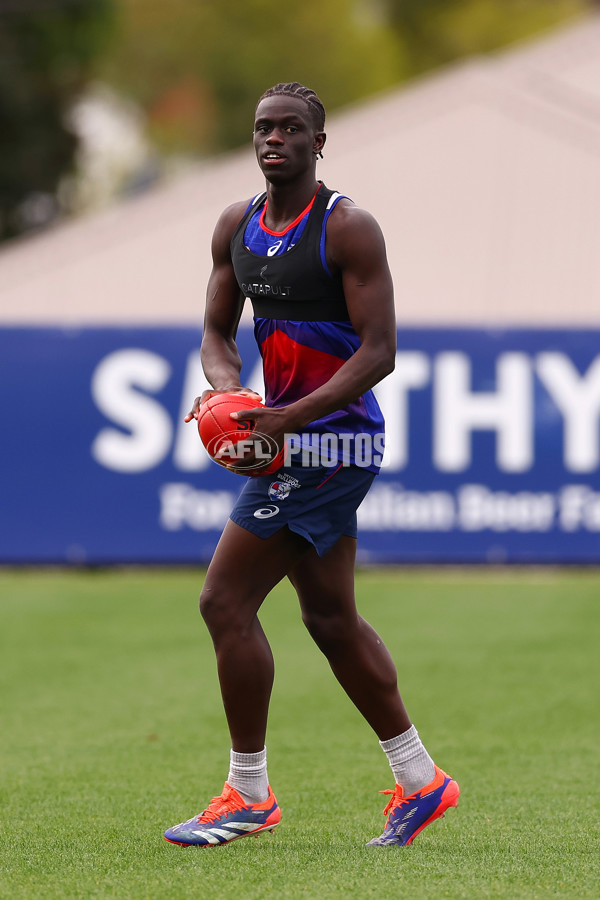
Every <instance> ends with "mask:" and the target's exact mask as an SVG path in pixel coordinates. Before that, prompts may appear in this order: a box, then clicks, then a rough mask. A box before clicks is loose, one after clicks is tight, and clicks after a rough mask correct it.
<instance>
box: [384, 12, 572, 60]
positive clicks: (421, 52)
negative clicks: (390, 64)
mask: <svg viewBox="0 0 600 900" xmlns="http://www.w3.org/2000/svg"><path fill="white" fill-rule="evenodd" d="M589 6H590V3H589V2H588V0H385V9H386V13H387V16H388V19H389V22H390V25H391V26H392V27H393V29H394V32H395V33H396V35H397V36H398V39H399V41H400V43H401V45H402V47H403V50H404V53H405V56H406V59H407V61H408V67H409V70H410V74H411V75H415V74H419V73H421V72H423V71H425V70H427V69H431V68H434V67H435V66H439V65H442V64H444V63H448V62H450V61H452V60H454V59H458V58H460V57H463V56H468V55H472V54H478V53H487V52H489V51H491V50H496V49H497V48H499V47H502V46H504V45H506V44H510V43H511V42H513V41H517V40H521V39H524V38H527V37H529V36H531V35H534V34H536V33H537V32H539V31H541V30H543V29H544V28H548V27H550V26H552V25H556V24H557V23H559V22H561V21H563V20H565V19H568V18H570V17H573V16H576V15H578V14H580V13H582V12H583V11H584V10H585V9H586V8H588V7H589Z"/></svg>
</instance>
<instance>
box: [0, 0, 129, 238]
mask: <svg viewBox="0 0 600 900" xmlns="http://www.w3.org/2000/svg"><path fill="white" fill-rule="evenodd" d="M110 22H111V6H110V0H1V3H0V133H1V134H2V140H1V141H0V240H4V239H6V238H8V237H12V236H14V235H16V234H19V233H20V232H22V231H25V230H27V229H28V228H30V227H32V226H35V225H38V224H39V225H42V224H45V222H46V221H47V220H49V219H51V218H52V217H53V216H54V215H56V212H57V210H58V204H57V201H56V199H55V196H56V189H57V186H58V184H59V182H60V180H61V178H62V177H63V175H64V174H65V173H67V172H68V171H69V170H70V169H71V167H72V165H73V159H74V155H75V152H76V147H77V141H76V138H75V136H74V135H73V134H72V133H71V132H70V131H69V130H68V128H67V127H66V125H65V121H64V120H65V114H66V111H67V109H68V106H69V104H70V102H71V100H72V99H73V98H74V97H75V96H76V95H77V94H78V93H79V92H80V91H81V89H82V87H83V85H84V84H85V82H86V78H87V77H89V73H90V71H91V67H92V63H93V60H94V59H95V58H96V56H97V54H98V52H99V51H100V49H101V48H102V47H103V45H104V43H105V41H106V38H107V36H108V34H109V31H110Z"/></svg>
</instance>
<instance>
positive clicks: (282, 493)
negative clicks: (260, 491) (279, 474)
mask: <svg viewBox="0 0 600 900" xmlns="http://www.w3.org/2000/svg"><path fill="white" fill-rule="evenodd" d="M291 493H292V485H291V484H288V483H287V481H274V482H273V483H272V484H271V485H269V497H270V498H271V500H285V498H286V497H289V495H290V494H291Z"/></svg>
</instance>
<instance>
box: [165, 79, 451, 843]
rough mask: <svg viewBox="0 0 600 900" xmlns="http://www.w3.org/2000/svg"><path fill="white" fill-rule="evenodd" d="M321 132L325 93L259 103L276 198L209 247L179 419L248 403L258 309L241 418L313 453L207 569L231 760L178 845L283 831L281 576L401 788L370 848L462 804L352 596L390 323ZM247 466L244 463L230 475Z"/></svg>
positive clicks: (239, 214) (384, 275)
mask: <svg viewBox="0 0 600 900" xmlns="http://www.w3.org/2000/svg"><path fill="white" fill-rule="evenodd" d="M324 123H325V111H324V109H323V106H322V104H321V101H320V100H319V98H318V97H317V95H316V94H315V93H314V92H313V91H311V90H309V89H308V88H305V87H303V86H302V85H300V84H298V83H296V82H293V83H290V84H278V85H275V87H273V88H270V89H269V90H268V91H266V92H265V94H263V96H262V97H261V99H260V101H259V103H258V106H257V109H256V117H255V123H254V148H255V151H256V156H257V159H258V164H259V167H260V169H261V171H262V173H263V175H264V176H265V179H266V193H265V194H261V195H259V196H257V197H255V198H254V200H252V201H250V202H248V201H243V202H240V203H235V204H234V205H233V206H230V207H229V208H228V209H226V210H225V212H224V213H223V214H222V215H221V217H220V219H219V221H218V223H217V226H216V229H215V232H214V236H213V243H212V255H213V263H214V265H213V270H212V273H211V276H210V280H209V285H208V294H207V305H206V317H205V324H204V337H203V342H202V359H203V364H204V369H205V372H206V376H207V378H208V380H209V382H210V384H212V386H213V388H214V391H207V392H205V394H203V396H202V397H201V398H196V400H195V402H194V406H193V409H192V412H190V413H189V415H188V416H187V419H186V420H187V421H191V420H192V419H193V418H197V417H198V415H199V410H200V406H201V404H202V402H203V401H206V399H207V398H208V397H209V396H212V395H213V394H214V393H218V392H226V391H227V392H228V391H239V392H240V393H241V394H244V393H246V394H248V393H249V392H248V391H245V389H244V388H243V387H242V386H241V384H240V369H241V360H240V357H239V354H238V351H237V347H236V344H235V335H236V329H237V325H238V322H239V318H240V314H241V308H242V304H243V302H244V298H245V297H248V298H249V299H250V300H251V302H252V304H253V308H254V317H255V334H256V338H257V341H258V343H259V346H260V350H261V354H262V357H263V365H264V375H265V386H266V395H267V396H266V403H267V407H268V408H266V409H262V408H258V409H253V410H251V411H248V412H246V411H243V412H240V413H239V414H238V417H239V418H240V419H251V420H252V421H254V422H255V423H256V430H257V431H258V432H261V433H262V434H263V435H266V436H267V438H268V439H270V441H271V445H272V443H273V442H274V443H275V444H277V445H278V446H279V447H281V446H282V445H283V443H284V439H285V436H286V435H299V436H300V437H299V438H298V440H300V441H301V442H302V444H303V448H304V452H302V448H301V447H296V448H294V449H295V452H294V453H290V456H289V458H288V462H287V464H286V465H285V466H284V467H283V468H282V469H280V470H279V471H278V472H277V475H276V476H275V475H263V476H259V477H254V478H249V479H248V481H247V483H246V485H245V487H244V490H243V491H242V494H241V496H240V498H239V500H238V502H237V503H236V506H235V508H234V510H233V512H232V514H231V518H230V520H229V521H228V523H227V525H226V527H225V529H224V531H223V535H222V537H221V540H220V541H219V544H218V546H217V549H216V551H215V554H214V556H213V559H212V561H211V564H210V566H209V569H208V572H207V576H206V582H205V585H204V588H203V591H202V595H201V598H200V608H201V612H202V615H203V617H204V619H205V621H206V624H207V626H208V629H209V631H210V634H211V637H212V639H213V642H214V646H215V651H216V656H217V667H218V673H219V680H220V685H221V692H222V696H223V703H224V706H225V713H226V716H227V722H228V725H229V730H230V734H231V742H232V750H231V757H230V769H229V775H228V778H227V781H226V783H225V786H224V789H223V793H222V794H221V796H220V797H216V798H214V799H213V801H212V802H211V803H210V805H209V806H208V807H207V809H205V810H204V812H202V813H201V814H199V815H196V816H194V817H193V818H191V819H190V820H189V821H187V822H184V823H182V824H181V825H176V826H174V827H173V828H170V829H169V830H168V831H167V832H166V833H165V837H166V839H167V840H169V841H172V842H173V843H177V844H182V845H186V846H188V845H197V846H210V845H218V844H225V843H228V842H229V841H231V840H234V839H236V838H238V837H244V836H246V835H249V834H255V833H257V832H259V831H263V830H270V831H272V830H273V829H274V828H275V826H276V825H277V824H278V822H279V820H280V818H281V813H280V810H279V807H278V805H277V800H276V799H275V796H274V794H273V792H272V790H271V788H270V785H269V781H268V777H267V761H266V748H265V735H266V728H267V713H268V707H269V698H270V694H271V687H272V683H273V657H272V655H271V650H270V647H269V644H268V642H267V638H266V636H265V634H264V632H263V630H262V628H261V625H260V623H259V621H258V618H257V613H258V611H259V609H260V606H261V604H262V602H263V600H264V599H265V597H266V596H267V594H268V593H269V591H270V590H271V589H272V588H273V587H274V586H275V585H276V584H277V583H278V582H279V581H280V580H281V579H282V578H284V577H285V576H287V577H288V578H289V579H290V581H291V582H292V584H293V586H294V588H295V589H296V592H297V594H298V599H299V601H300V606H301V609H302V616H303V620H304V623H305V625H306V627H307V628H308V630H309V632H310V634H311V636H312V637H313V639H314V640H315V642H316V643H317V645H318V646H319V648H320V649H321V650H322V652H323V653H324V654H325V656H326V657H327V659H328V661H329V663H330V665H331V668H332V670H333V672H334V674H335V676H336V677H337V679H338V680H339V682H340V684H341V685H342V687H343V688H344V690H345V691H346V693H347V694H348V696H349V697H350V699H351V700H352V702H353V703H354V704H355V705H356V707H357V708H358V710H359V711H360V712H361V713H362V715H363V716H364V717H365V719H366V720H367V722H368V723H369V724H370V725H371V726H372V728H373V730H374V731H375V733H376V734H377V736H378V738H379V740H380V743H381V746H382V748H383V750H384V751H385V753H386V755H387V757H388V759H389V762H390V765H391V768H392V771H393V774H394V776H395V781H396V785H395V788H394V790H393V791H388V792H387V793H390V794H391V795H392V796H391V800H390V802H389V804H388V806H387V808H386V810H385V813H386V814H388V813H389V815H388V820H387V823H386V826H385V830H384V832H383V834H382V835H381V836H380V837H377V838H374V839H373V840H371V841H370V842H369V845H370V846H383V845H399V846H401V845H407V844H410V843H411V841H412V840H413V838H414V837H415V836H416V835H417V834H418V833H419V832H420V831H421V830H422V829H423V828H425V827H426V826H427V825H428V824H429V823H430V822H432V821H434V820H435V819H436V818H438V817H439V816H441V815H443V813H444V811H445V810H446V809H447V808H448V807H449V806H456V804H457V800H458V794H459V788H458V785H457V784H456V782H455V781H453V780H452V779H451V778H449V776H448V775H446V774H445V773H444V772H442V771H441V769H438V768H437V766H435V765H434V763H433V762H432V760H431V758H430V757H429V755H428V753H427V751H426V750H425V748H424V746H423V744H422V743H421V741H420V739H419V736H418V734H417V731H416V729H415V728H414V726H413V725H412V724H411V721H410V719H409V717H408V715H407V712H406V710H405V708H404V705H403V702H402V699H401V697H400V694H399V693H398V688H397V683H396V670H395V667H394V663H393V662H392V659H391V657H390V655H389V653H388V651H387V650H386V648H385V646H384V645H383V643H382V641H381V639H380V638H379V637H378V635H377V634H376V633H375V632H374V630H373V629H372V628H371V626H370V625H368V624H367V622H365V621H364V619H362V618H361V617H360V616H359V615H358V613H357V610H356V606H355V601H354V562H355V552H356V510H357V508H358V506H359V504H360V502H361V501H362V499H363V498H364V496H365V495H366V493H367V491H368V489H369V486H370V484H371V482H372V480H373V478H374V477H375V474H376V472H377V470H378V466H379V462H380V460H379V459H378V456H377V453H370V454H369V455H368V456H367V457H365V456H364V454H363V455H361V454H360V453H359V450H358V447H359V444H360V447H361V450H364V446H365V440H366V441H367V442H368V441H369V440H371V441H372V443H373V444H374V445H376V444H377V441H378V440H380V439H381V433H382V431H383V419H382V417H381V413H380V410H379V407H378V406H377V403H376V401H375V398H374V396H373V394H372V392H371V389H372V387H373V386H374V385H375V384H377V382H379V381H380V380H381V379H382V378H384V377H385V376H386V375H387V374H388V373H389V372H391V371H392V369H393V367H394V360H395V352H396V320H395V310H394V301H393V289H392V281H391V276H390V272H389V269H388V264H387V260H386V253H385V245H384V240H383V236H382V234H381V231H380V229H379V226H378V225H377V223H376V222H375V220H374V219H373V218H372V216H371V215H369V214H368V213H366V212H364V211H363V210H362V209H359V208H357V207H356V206H355V205H354V204H353V203H352V202H351V201H350V200H348V199H347V198H345V197H343V196H341V195H339V194H337V193H335V192H332V191H330V190H328V189H327V188H326V187H325V185H323V184H322V183H320V182H318V181H317V178H316V161H317V157H318V156H320V155H321V151H322V150H323V147H324V144H325V133H324V130H323V129H324ZM250 393H251V392H250ZM357 436H360V441H357V440H356V438H357ZM365 436H366V437H365ZM315 445H317V452H316V453H315ZM319 447H320V448H321V449H320V450H319ZM323 447H326V448H327V453H328V457H327V459H324V458H323V457H322V448H323ZM332 448H333V449H332ZM320 454H321V455H320ZM332 454H333V458H331V456H332ZM359 457H360V458H359ZM254 462H255V458H254V455H253V453H249V454H248V455H247V457H245V458H244V459H243V460H242V461H240V462H239V463H236V465H238V466H239V467H241V468H243V467H244V466H251V465H252V464H253V463H254ZM307 463H308V465H307Z"/></svg>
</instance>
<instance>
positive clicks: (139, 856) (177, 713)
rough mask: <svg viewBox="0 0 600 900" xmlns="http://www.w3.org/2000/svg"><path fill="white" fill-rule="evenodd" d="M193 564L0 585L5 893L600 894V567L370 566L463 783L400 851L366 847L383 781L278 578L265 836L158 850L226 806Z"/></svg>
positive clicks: (371, 615) (361, 580)
mask: <svg viewBox="0 0 600 900" xmlns="http://www.w3.org/2000/svg"><path fill="white" fill-rule="evenodd" d="M201 578H202V575H201V573H197V572H190V571H180V570H177V571H172V572H169V571H163V570H161V571H149V572H142V571H138V570H133V571H107V572H102V571H101V572H89V573H77V572H73V573H64V572H54V571H40V572H11V571H4V572H0V642H1V646H0V650H1V667H0V679H1V686H0V704H1V709H2V717H1V726H0V727H1V738H0V808H1V813H0V897H11V898H21V897H23V898H25V897H26V898H38V897H40V898H42V897H43V898H53V897H118V898H183V897H195V898H198V897H200V898H209V900H210V898H226V900H229V898H239V900H247V898H262V897H271V896H273V897H275V896H279V897H284V898H362V897H370V896H373V897H377V896H379V897H380V896H385V897H407V898H409V897H410V898H415V897H419V898H420V897H427V898H437V897H444V898H446V897H450V898H458V897H476V898H478V897H506V898H519V897H527V898H537V897H539V898H544V897H572V898H581V897H593V898H598V897H600V865H599V842H598V802H597V801H598V771H599V766H598V757H599V751H598V745H599V733H598V730H599V726H598V704H597V700H598V684H599V680H598V674H599V673H598V629H597V626H598V623H599V621H600V574H599V573H597V572H581V573H578V572H572V573H564V572H554V571H542V570H540V571H530V572H527V571H514V572H502V571H499V572H494V571H491V572H489V571H485V570H480V571H477V570H475V571H455V570H452V571H449V570H431V571H425V570H423V571H397V570H387V571H386V570H383V571H365V572H361V573H359V574H358V577H357V593H358V603H359V608H360V610H361V612H362V613H363V615H365V617H366V618H367V619H369V621H370V622H371V623H372V624H373V625H374V626H375V627H376V628H377V629H378V630H379V631H380V633H381V634H382V636H383V637H384V639H385V641H386V643H387V645H388V647H389V648H390V650H391V651H392V653H393V655H394V657H395V659H396V662H397V664H398V669H399V675H400V684H401V687H402V691H403V694H404V698H405V701H406V703H407V706H408V708H409V711H410V713H411V715H412V717H413V719H414V721H415V724H416V725H417V727H418V729H419V731H420V733H421V736H422V737H423V739H424V741H425V743H426V745H427V746H428V748H429V750H430V752H431V753H432V755H433V756H434V757H435V759H436V761H437V762H438V763H439V765H441V766H442V767H443V768H445V769H446V770H447V771H449V772H450V773H451V774H452V775H453V776H454V777H455V778H456V779H457V780H458V781H459V782H460V784H461V787H462V796H461V801H460V804H459V807H458V810H456V811H455V810H451V811H450V812H449V813H448V815H447V816H446V817H445V818H444V819H443V820H441V821H439V822H436V823H435V824H434V825H433V826H432V827H431V828H428V829H427V830H426V831H425V832H424V833H423V834H422V835H421V836H420V837H418V838H417V840H416V841H415V843H414V845H413V846H412V848H409V849H405V850H403V849H380V850H377V849H366V848H365V846H364V844H365V841H367V840H368V839H369V838H371V837H373V836H374V835H375V834H377V833H379V832H380V831H381V830H382V827H383V824H384V818H383V816H382V814H381V813H382V809H383V806H384V804H385V801H386V798H385V797H382V796H381V795H379V794H378V793H377V791H378V790H379V789H383V788H386V787H391V786H392V781H391V777H390V773H389V769H388V766H387V762H386V760H385V757H384V755H383V753H382V752H381V750H380V748H379V746H378V743H377V740H376V738H375V736H374V735H373V734H372V733H371V732H370V729H369V728H368V727H367V726H366V725H365V724H364V723H363V722H362V720H361V719H360V717H359V715H358V714H357V713H356V712H355V711H354V709H353V708H352V706H351V705H350V703H349V701H348V700H347V699H346V697H345V696H344V695H343V693H342V692H341V690H340V688H339V687H338V685H337V683H336V682H335V681H334V679H333V676H332V675H331V674H330V672H329V669H328V667H327V665H326V664H325V662H324V661H323V659H322V658H321V656H320V655H319V653H318V651H317V650H316V648H315V647H314V646H313V645H312V643H311V641H310V639H309V637H308V635H307V634H306V633H305V631H304V629H303V626H302V624H301V621H300V617H299V613H298V610H297V605H296V602H295V597H294V594H293V592H292V590H291V588H290V587H289V586H288V585H287V584H284V585H281V586H280V587H279V588H278V589H277V590H276V591H275V592H274V593H273V594H272V595H271V596H270V597H269V598H268V600H267V602H266V604H265V607H264V611H263V615H262V621H263V624H264V626H265V628H266V630H267V633H268V634H269V636H270V638H271V641H272V645H273V650H274V654H275V661H276V685H275V691H274V694H273V701H272V707H271V722H270V731H269V738H268V747H269V774H270V778H271V782H272V784H273V787H274V790H275V792H276V794H277V796H278V799H279V802H280V805H281V806H282V809H283V816H284V817H283V820H282V824H281V825H280V827H279V829H278V830H277V831H276V832H275V834H274V836H272V837H271V836H270V835H262V836H260V837H257V838H249V839H247V840H242V841H238V842H236V843H234V844H232V845H230V846H228V847H225V848H220V849H214V850H197V849H194V848H192V849H181V848H178V847H176V846H173V845H170V844H167V843H166V842H165V841H164V840H163V839H162V832H163V830H164V828H165V827H167V826H169V825H173V824H175V823H176V822H179V821H181V820H182V819H184V818H188V817H189V816H191V815H192V814H193V813H195V812H200V811H201V809H202V808H203V807H204V806H205V805H206V804H207V803H208V801H209V800H210V798H211V797H212V796H213V795H214V794H218V793H220V790H221V787H222V784H223V781H224V779H225V777H226V775H227V766H228V754H229V740H228V735H227V730H226V726H225V723H224V719H223V715H222V712H221V704H220V698H219V692H218V685H217V679H216V673H215V666H214V662H213V653H212V645H211V644H210V640H209V638H208V636H207V634H206V633H205V630H204V626H203V624H202V621H201V619H200V616H199V614H198V612H197V602H196V598H197V594H198V592H199V587H200V582H201Z"/></svg>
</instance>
